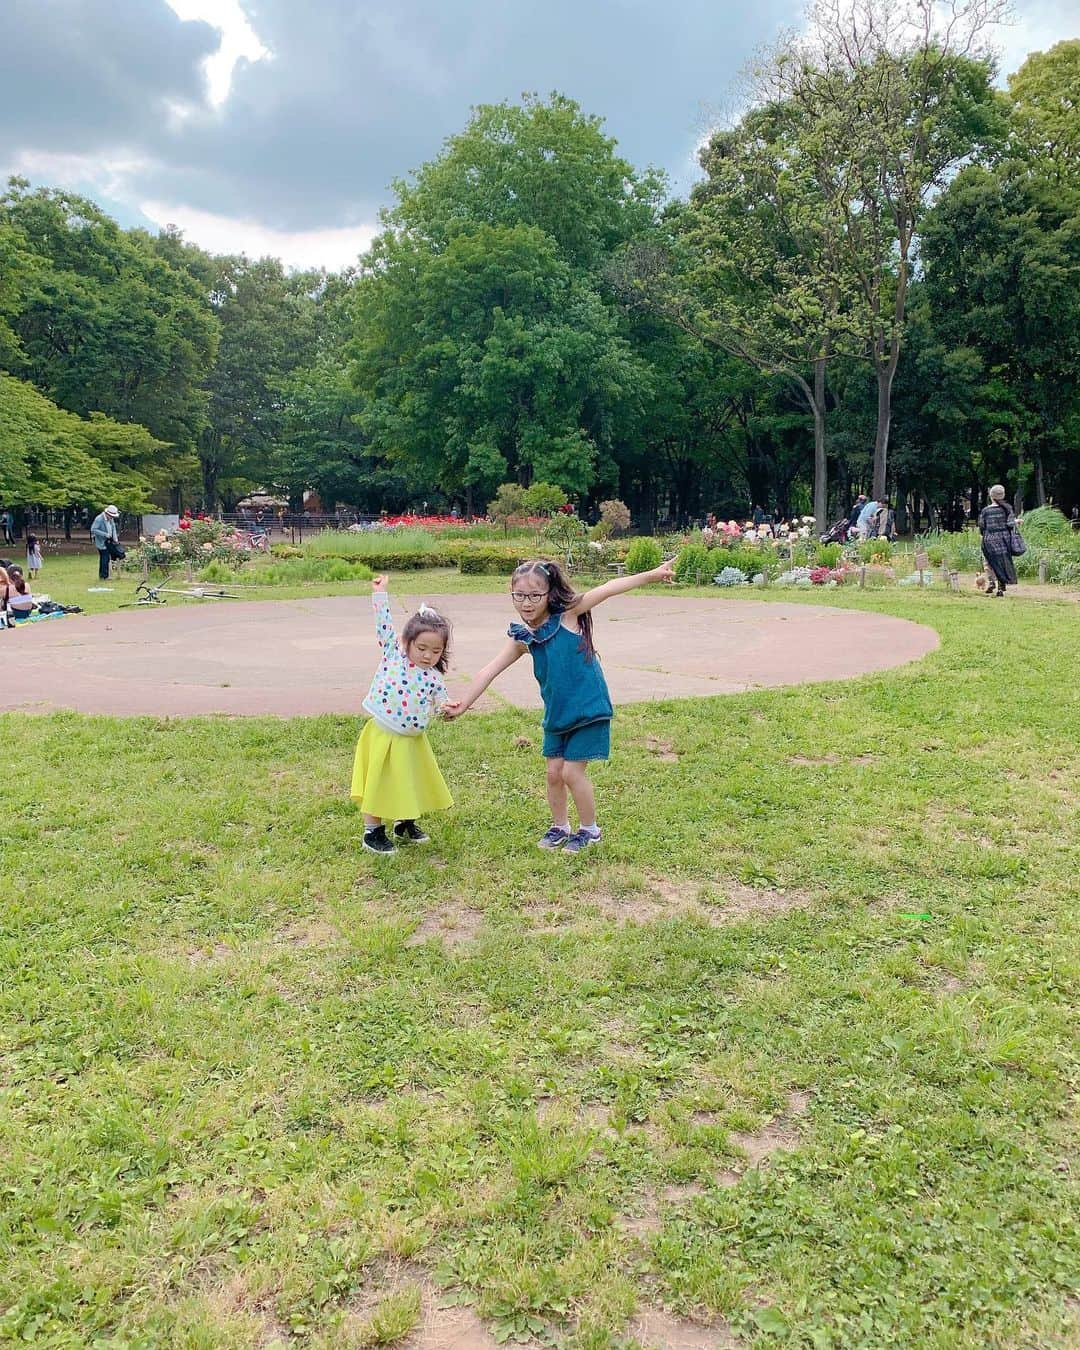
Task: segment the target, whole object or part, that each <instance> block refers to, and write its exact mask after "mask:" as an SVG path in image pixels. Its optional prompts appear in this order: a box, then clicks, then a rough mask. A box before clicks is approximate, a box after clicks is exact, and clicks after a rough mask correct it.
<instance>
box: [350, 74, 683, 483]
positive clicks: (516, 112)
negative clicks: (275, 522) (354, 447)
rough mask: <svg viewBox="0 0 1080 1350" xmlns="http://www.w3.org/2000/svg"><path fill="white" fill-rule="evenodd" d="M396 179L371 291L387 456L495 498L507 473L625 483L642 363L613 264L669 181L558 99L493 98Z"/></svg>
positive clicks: (361, 307)
mask: <svg viewBox="0 0 1080 1350" xmlns="http://www.w3.org/2000/svg"><path fill="white" fill-rule="evenodd" d="M396 186H397V191H398V202H397V204H396V205H395V207H394V208H393V209H392V210H391V211H389V212H387V213H386V215H385V217H384V223H385V225H386V227H387V228H386V230H385V232H384V233H383V235H382V236H381V237H380V238H379V239H378V240H377V241H376V243H375V245H374V247H373V249H372V251H371V254H370V256H369V259H368V260H367V264H366V266H365V268H364V270H363V272H362V275H361V277H360V280H359V283H358V288H357V309H356V315H357V336H356V343H355V347H354V358H355V361H354V372H355V378H356V380H357V387H358V389H359V390H360V392H361V393H362V395H363V397H364V400H365V412H364V427H365V430H366V431H367V433H368V435H369V437H370V442H371V445H372V447H373V449H374V451H375V453H376V454H377V455H378V456H380V457H383V458H385V459H386V460H387V461H388V462H389V463H391V464H394V465H398V466H402V467H406V468H407V469H408V471H409V473H410V474H411V475H413V476H414V479H415V482H416V484H417V486H418V489H424V490H434V489H435V488H436V487H440V486H441V487H442V488H444V489H445V490H446V491H447V492H450V493H463V494H465V495H466V496H467V497H468V499H469V500H470V501H471V500H473V498H474V497H475V500H476V502H477V503H478V504H480V503H483V502H485V501H487V500H488V498H489V497H490V495H491V494H492V493H493V492H494V490H495V489H496V488H497V487H498V485H499V484H500V483H502V482H504V481H506V480H507V479H508V478H515V479H518V480H520V481H521V482H523V483H527V482H528V481H530V480H531V479H532V478H533V477H536V478H540V479H546V480H549V481H552V482H556V483H558V484H559V485H560V486H561V487H563V488H565V489H566V490H568V491H572V492H575V493H584V492H588V491H589V490H590V489H591V488H592V487H593V486H594V485H599V484H601V482H604V481H613V479H614V473H615V470H614V463H613V460H612V447H613V445H614V444H615V441H616V439H617V437H616V424H617V422H618V419H619V413H620V405H621V404H622V402H623V401H624V399H626V398H628V397H630V396H631V392H632V389H633V387H634V384H635V381H638V380H639V378H640V371H639V370H638V369H637V368H636V366H635V362H634V358H633V353H632V351H631V349H630V347H629V345H628V344H627V342H626V341H625V338H624V337H623V336H622V334H621V333H620V331H619V330H620V316H619V313H618V311H617V307H616V306H615V304H614V303H613V300H612V298H611V297H610V295H609V294H608V292H607V288H606V284H605V282H604V278H603V275H602V265H603V263H604V262H605V261H606V259H607V257H608V255H609V253H610V251H611V250H612V249H614V248H615V247H616V246H617V245H618V244H620V243H621V242H624V241H625V240H627V239H629V238H632V237H633V235H634V234H635V233H636V232H637V231H639V230H641V229H643V228H646V227H647V225H648V223H649V222H650V220H652V219H653V217H654V213H655V207H656V202H657V200H658V194H659V191H660V180H659V179H657V178H656V177H655V176H654V175H645V176H643V177H641V178H638V177H637V176H635V175H634V173H633V171H632V169H631V167H630V165H629V164H628V163H626V161H624V160H622V159H621V158H620V157H619V156H618V155H617V154H616V153H615V146H614V142H613V141H611V140H610V139H609V138H608V137H606V136H604V134H603V131H602V129H601V125H600V122H599V120H598V119H596V118H592V117H587V116H586V115H584V114H583V113H582V111H581V109H580V108H579V107H578V105H577V104H576V103H574V102H573V101H572V100H570V99H566V98H563V97H561V96H560V95H554V96H553V97H552V98H551V99H550V100H548V101H546V102H542V101H539V100H537V99H534V98H526V99H525V100H524V101H523V102H522V104H521V105H520V106H518V105H509V104H500V105H497V106H494V107H481V108H478V109H477V110H476V111H475V113H474V114H473V117H472V118H471V120H470V122H469V124H468V126H467V127H466V128H465V130H464V131H463V132H462V133H461V134H460V135H458V136H454V137H451V138H450V140H449V141H448V142H447V144H446V146H445V148H444V151H443V153H442V154H441V155H440V156H439V158H438V159H436V160H434V161H433V162H432V163H430V164H427V165H425V166H424V167H423V168H422V169H420V170H419V171H418V173H417V174H416V175H415V176H414V178H413V179H412V180H411V181H409V182H399V183H398V184H397V185H396Z"/></svg>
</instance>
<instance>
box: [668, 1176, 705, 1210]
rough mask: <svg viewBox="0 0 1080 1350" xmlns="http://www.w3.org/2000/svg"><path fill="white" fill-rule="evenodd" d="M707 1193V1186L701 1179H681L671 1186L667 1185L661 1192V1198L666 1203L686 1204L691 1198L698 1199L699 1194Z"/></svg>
mask: <svg viewBox="0 0 1080 1350" xmlns="http://www.w3.org/2000/svg"><path fill="white" fill-rule="evenodd" d="M704 1194H705V1187H704V1186H703V1185H702V1184H701V1182H700V1181H680V1182H676V1183H675V1184H673V1185H671V1186H665V1187H664V1188H663V1190H661V1192H660V1200H661V1203H662V1204H665V1205H685V1204H686V1203H687V1202H688V1201H690V1200H696V1199H697V1197H698V1196H699V1195H704Z"/></svg>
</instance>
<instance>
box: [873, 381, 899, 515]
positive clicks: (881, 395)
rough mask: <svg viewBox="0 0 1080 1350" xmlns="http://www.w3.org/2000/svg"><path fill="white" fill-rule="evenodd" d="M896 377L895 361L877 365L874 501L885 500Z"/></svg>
mask: <svg viewBox="0 0 1080 1350" xmlns="http://www.w3.org/2000/svg"><path fill="white" fill-rule="evenodd" d="M895 375H896V360H895V358H892V357H890V359H889V360H888V361H884V362H882V361H879V362H878V363H877V395H878V397H877V429H876V430H875V432H874V481H873V484H872V486H871V489H870V495H871V496H872V497H873V499H874V501H876V502H880V501H884V500H885V478H886V474H887V470H888V460H889V429H890V427H891V425H892V387H893V379H894V377H895Z"/></svg>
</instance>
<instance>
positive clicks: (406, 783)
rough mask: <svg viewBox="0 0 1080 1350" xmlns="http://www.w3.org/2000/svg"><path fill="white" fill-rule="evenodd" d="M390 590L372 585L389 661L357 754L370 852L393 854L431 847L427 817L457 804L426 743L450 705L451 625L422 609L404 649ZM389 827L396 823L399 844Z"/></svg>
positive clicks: (357, 783) (356, 791)
mask: <svg viewBox="0 0 1080 1350" xmlns="http://www.w3.org/2000/svg"><path fill="white" fill-rule="evenodd" d="M387 584H388V583H387V578H386V577H376V578H375V580H374V581H373V582H372V583H371V590H372V595H371V600H372V604H373V605H374V607H375V635H376V637H377V638H378V639H379V646H380V647H381V648H382V660H381V661H380V662H379V668H378V670H377V671H376V672H375V677H374V679H373V680H372V681H371V688H370V689H369V690H368V695H367V698H365V699H364V711H365V712H366V713H369V714H370V716H369V718H368V721H367V723H366V725H365V726H364V730H363V731H362V732H361V733H360V741H359V743H358V745H357V747H356V759H355V761H354V762H353V776H352V799H353V801H354V802H356V804H357V806H359V808H360V810H361V811H362V812H363V814H364V848H366V849H367V851H368V852H369V853H382V854H393V853H395V852H396V849H395V847H394V840H396V841H397V842H398V843H401V844H406V843H410V844H426V843H427V842H428V836H427V835H426V834H425V833H424V831H423V830H422V829H421V828H420V825H419V819H420V817H421V816H426V815H427V814H428V812H429V811H444V810H445V809H446V808H447V807H448V806H453V804H454V799H453V798H452V797H451V796H450V792H449V790H448V788H447V786H446V783H445V781H444V779H443V776H442V774H441V773H440V772H439V766H438V764H436V763H435V756H434V755H433V754H432V752H431V746H430V745H429V744H428V738H427V725H428V723H429V722H430V721H431V719H432V718H433V717H437V716H438V715H439V713H440V711H441V710H442V706H443V704H444V703H445V702H446V699H447V690H446V685H445V684H444V683H443V678H442V674H443V671H445V670H446V666H447V661H448V659H449V656H450V625H449V624H448V623H447V622H446V620H445V619H444V618H443V617H442V615H441V614H437V613H436V612H435V610H433V609H429V608H428V607H427V605H421V606H420V610H419V612H418V613H416V614H414V615H413V616H412V618H411V619H409V621H408V622H407V623H406V625H405V628H404V630H403V631H402V634H401V640H400V642H399V641H398V637H397V634H396V633H395V631H394V620H393V618H392V617H391V614H390V596H389V594H388V593H387ZM387 821H392V822H393V831H392V833H393V840H391V839H390V838H389V836H388V835H387V833H386V823H387Z"/></svg>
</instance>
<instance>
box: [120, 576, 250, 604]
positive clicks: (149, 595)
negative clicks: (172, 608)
mask: <svg viewBox="0 0 1080 1350" xmlns="http://www.w3.org/2000/svg"><path fill="white" fill-rule="evenodd" d="M169 595H182V596H183V597H184V599H185V600H240V599H241V598H242V597H241V596H239V595H234V594H233V593H232V591H223V590H211V589H210V588H209V587H207V586H188V587H187V588H186V589H180V588H179V587H174V586H151V585H150V583H149V582H148V581H142V582H140V583H139V585H138V586H136V587H135V599H134V600H128V601H126V602H125V603H124V604H122V605H118V606H117V608H118V609H135V608H136V607H137V606H142V605H167V604H168V603H169V602H168V600H167V599H166V596H169Z"/></svg>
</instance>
